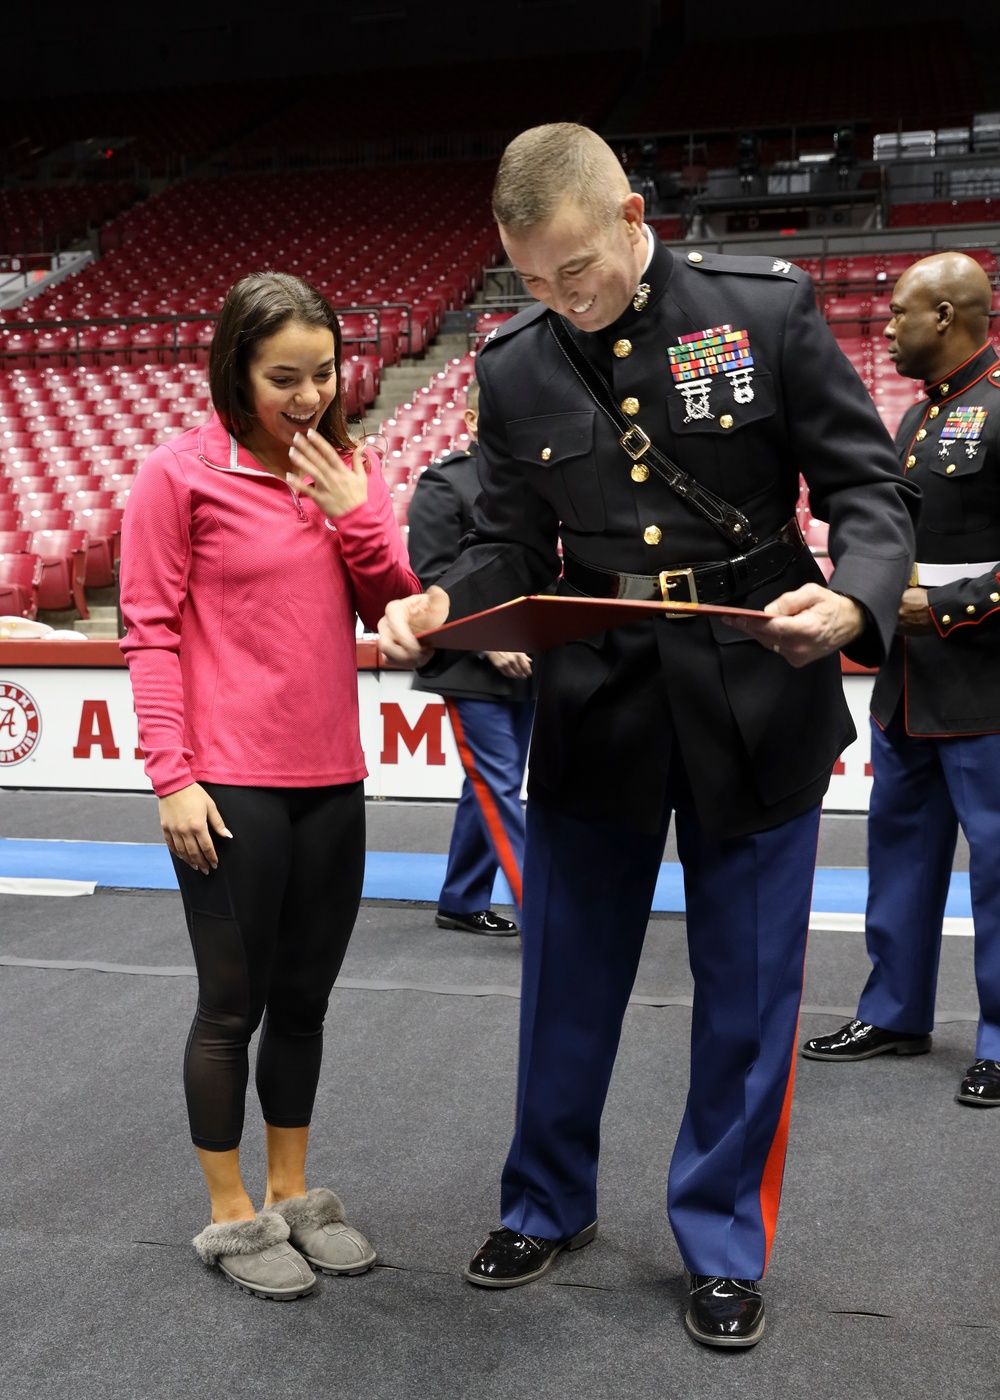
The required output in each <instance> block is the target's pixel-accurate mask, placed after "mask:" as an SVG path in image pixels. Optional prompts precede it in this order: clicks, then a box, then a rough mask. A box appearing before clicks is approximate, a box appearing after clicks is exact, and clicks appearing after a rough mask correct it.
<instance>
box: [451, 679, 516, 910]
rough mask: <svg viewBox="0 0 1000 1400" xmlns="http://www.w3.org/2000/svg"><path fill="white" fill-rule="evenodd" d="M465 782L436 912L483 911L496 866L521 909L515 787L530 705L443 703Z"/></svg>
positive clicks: (477, 701)
mask: <svg viewBox="0 0 1000 1400" xmlns="http://www.w3.org/2000/svg"><path fill="white" fill-rule="evenodd" d="M446 703H447V707H448V717H449V719H450V720H451V727H452V731H453V733H454V735H455V742H456V745H457V746H458V753H459V757H460V758H461V760H462V767H463V768H464V769H465V782H464V783H463V785H462V795H461V797H460V798H459V801H458V807H457V808H456V809H455V824H454V826H453V827H452V832H451V842H450V844H449V847H448V867H447V870H446V871H445V877H444V884H443V885H442V887H441V893H440V895H439V896H438V907H439V908H441V909H447V910H448V912H449V913H450V914H476V913H478V912H479V911H480V910H481V909H488V908H489V907H490V903H491V901H492V898H493V882H494V880H495V879H496V874H497V868H498V867H499V868H500V869H502V870H503V873H504V876H505V878H506V880H507V883H508V885H509V886H510V888H511V892H512V894H513V896H514V902H515V903H516V904H518V905H520V903H521V871H522V869H523V866H524V809H523V807H522V806H521V784H522V782H523V779H524V765H525V762H526V761H527V757H528V743H529V740H530V739H531V721H532V716H533V714H534V708H535V706H534V701H532V700H456V699H454V698H453V697H449V698H448V700H447V702H446Z"/></svg>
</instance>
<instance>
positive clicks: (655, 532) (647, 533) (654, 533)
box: [642, 525, 663, 544]
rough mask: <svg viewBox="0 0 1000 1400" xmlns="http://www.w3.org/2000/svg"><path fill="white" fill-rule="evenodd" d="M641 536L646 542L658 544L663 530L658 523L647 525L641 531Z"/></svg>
mask: <svg viewBox="0 0 1000 1400" xmlns="http://www.w3.org/2000/svg"><path fill="white" fill-rule="evenodd" d="M642 538H643V539H644V540H645V541H646V543H647V544H659V543H660V541H661V540H662V539H663V531H662V530H661V529H660V527H659V526H658V525H647V526H646V528H645V530H643V532H642Z"/></svg>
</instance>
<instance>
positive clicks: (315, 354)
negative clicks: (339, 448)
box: [246, 321, 337, 458]
mask: <svg viewBox="0 0 1000 1400" xmlns="http://www.w3.org/2000/svg"><path fill="white" fill-rule="evenodd" d="M336 365H337V359H336V346H335V344H334V339H333V331H332V330H329V329H328V328H327V327H326V326H305V325H302V324H301V323H300V322H298V321H286V322H285V324H284V325H283V326H280V327H279V328H278V330H276V331H275V332H274V334H273V335H269V336H268V337H267V338H266V339H265V340H261V341H260V342H259V343H258V345H257V348H256V350H255V352H254V355H253V358H252V359H251V361H250V364H249V366H248V369H247V389H248V397H249V399H250V403H251V406H252V412H253V415H254V418H255V419H256V422H255V424H254V428H253V431H252V432H251V434H250V437H249V440H248V441H247V443H246V446H247V447H248V448H249V449H250V451H251V452H253V453H254V455H255V456H264V457H268V456H272V457H273V456H274V455H275V452H276V449H278V448H280V449H281V456H282V458H283V457H284V456H285V455H286V454H287V452H288V448H289V447H291V445H292V440H293V438H294V437H295V434H296V433H306V432H308V431H309V429H310V428H315V427H317V426H318V424H319V421H320V419H321V418H322V417H323V414H324V413H325V412H326V410H327V409H328V408H329V406H330V404H331V403H332V402H333V400H334V398H335V396H336V393H337V368H336Z"/></svg>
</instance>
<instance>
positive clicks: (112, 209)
mask: <svg viewBox="0 0 1000 1400" xmlns="http://www.w3.org/2000/svg"><path fill="white" fill-rule="evenodd" d="M135 197H136V196H135V187H134V185H132V183H131V182H129V181H127V180H105V181H102V182H101V183H100V184H95V185H44V186H42V187H41V188H39V189H30V188H28V189H3V190H0V254H4V255H9V254H23V253H51V252H54V251H56V250H57V249H59V248H64V247H66V245H67V244H68V243H70V242H72V240H73V239H77V238H82V237H83V236H84V235H85V234H86V233H87V231H88V229H89V228H91V227H97V226H98V225H100V224H103V223H106V222H107V221H108V220H110V219H113V218H114V217H115V215H117V214H120V213H121V212H122V210H123V209H127V208H128V206H129V205H130V204H132V203H133V201H134V200H135Z"/></svg>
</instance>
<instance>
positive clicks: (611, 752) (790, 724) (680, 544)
mask: <svg viewBox="0 0 1000 1400" xmlns="http://www.w3.org/2000/svg"><path fill="white" fill-rule="evenodd" d="M644 282H645V283H646V285H647V286H648V288H649V293H648V297H647V300H646V305H645V307H644V309H641V310H636V309H634V307H635V303H634V302H633V304H632V306H631V307H630V308H629V309H627V310H626V311H625V313H624V314H623V315H622V316H621V317H620V318H619V320H618V321H616V322H615V323H614V324H613V325H611V326H609V327H608V328H606V329H605V330H602V331H598V332H595V333H593V334H583V333H576V334H577V339H578V341H579V343H580V344H581V345H582V346H583V347H584V348H585V349H586V351H587V353H588V354H589V355H590V357H591V358H592V359H593V360H594V362H595V363H597V364H598V366H599V368H600V369H601V370H602V372H603V373H604V375H605V377H606V378H607V379H608V380H609V382H610V383H611V385H612V387H613V390H614V394H615V398H616V400H617V401H618V402H620V403H622V404H624V403H625V400H626V399H628V400H631V402H630V403H629V404H628V407H627V408H626V409H625V411H626V412H632V414H633V421H634V422H636V423H638V424H639V425H640V426H641V427H642V428H643V429H644V431H645V432H646V433H647V434H648V435H649V436H650V438H651V439H652V440H653V442H654V443H655V444H656V445H657V446H659V447H660V448H661V449H662V450H663V451H664V452H666V454H667V455H668V456H670V457H671V458H673V460H674V461H675V462H676V463H677V465H678V466H680V467H681V468H682V469H683V470H685V471H687V472H689V473H691V474H692V475H693V476H694V477H696V478H697V480H698V481H699V482H701V483H702V484H703V485H704V486H706V487H708V488H709V489H711V490H712V491H714V492H715V493H716V494H718V495H719V496H721V497H723V498H724V499H725V500H727V501H729V502H731V503H734V504H736V505H738V506H739V507H740V508H741V509H742V510H743V511H744V512H745V514H746V515H747V516H748V517H749V518H750V521H751V525H752V528H753V530H754V532H755V534H756V535H757V537H758V538H759V539H760V540H761V541H762V542H763V541H765V540H768V539H771V538H773V537H774V536H775V535H776V534H777V532H778V531H779V529H780V528H781V526H782V525H783V524H785V523H786V522H787V521H788V520H789V518H790V517H791V516H792V515H793V513H794V510H795V504H796V500H797V498H798V492H799V473H800V472H802V473H803V474H804V475H805V477H806V480H807V482H808V483H809V488H810V499H811V501H812V506H813V510H814V512H815V514H816V515H818V516H820V517H821V518H824V519H827V520H829V522H830V536H829V538H830V553H831V555H832V556H833V558H834V560H835V561H836V572H835V574H834V576H833V579H832V586H833V587H835V588H836V589H838V590H839V591H841V592H843V593H846V594H849V595H850V596H851V597H853V598H855V599H857V600H858V601H859V602H860V603H861V604H862V605H863V606H864V607H865V608H866V609H867V610H868V613H869V615H870V618H871V625H870V626H869V627H868V629H867V631H866V632H865V634H864V636H863V638H861V639H859V640H858V642H857V643H856V644H855V646H854V648H852V651H851V654H852V656H854V657H855V659H857V660H858V661H861V662H864V663H867V664H873V665H877V664H879V663H880V662H881V661H882V660H883V658H884V656H885V654H886V652H887V651H888V647H889V643H890V640H891V637H892V632H893V627H894V623H895V619H896V616H897V611H898V605H899V599H900V597H901V595H902V591H903V589H904V587H905V586H906V583H907V581H908V578H909V573H910V566H911V561H912V558H913V535H912V527H911V523H910V515H911V513H912V512H913V510H914V509H915V503H916V498H917V492H916V491H915V489H914V488H913V486H912V485H911V484H910V483H909V482H907V481H905V480H904V479H903V478H902V477H901V476H900V473H899V469H898V464H897V462H896V458H895V454H894V451H893V447H892V443H891V441H890V439H889V437H888V435H887V434H886V432H885V430H884V428H883V427H882V425H881V422H880V420H879V418H878V415H877V413H876V411H875V408H874V406H873V404H872V402H871V400H870V398H869V396H868V394H867V393H866V391H865V389H864V386H863V385H862V384H861V381H860V380H859V379H858V376H857V375H856V374H855V372H854V370H853V368H852V367H851V366H850V364H849V362H848V361H847V359H846V358H845V356H844V355H843V353H842V352H841V351H840V349H839V348H838V346H837V344H836V341H835V340H834V339H833V337H832V335H831V334H830V332H829V330H828V328H827V327H826V325H825V324H824V322H823V320H822V318H821V317H820V315H819V313H818V311H817V308H816V301H815V296H814V293H813V288H812V283H811V281H810V279H809V278H808V276H807V275H806V274H805V273H803V272H801V271H800V270H799V269H797V268H795V267H793V266H792V265H791V264H790V263H787V262H785V261H784V260H783V259H772V258H765V257H747V258H733V257H723V256H720V255H716V254H711V253H705V254H701V253H689V254H687V255H686V256H685V255H683V254H675V253H672V252H671V251H670V250H668V249H666V248H665V247H663V245H662V244H660V243H659V241H658V240H657V241H656V242H655V244H654V253H653V257H652V261H651V262H650V265H649V267H648V268H647V270H646V272H645V274H644ZM548 319H549V313H548V312H546V310H545V309H544V308H543V307H541V306H539V307H533V308H530V309H528V310H527V311H525V312H522V313H521V314H520V315H518V316H517V317H515V318H514V319H513V320H511V321H509V322H507V323H505V325H504V326H503V327H502V328H501V330H500V331H499V332H498V333H497V335H496V336H495V338H494V339H493V340H492V341H491V342H489V343H488V344H487V345H486V346H485V347H484V349H483V350H482V351H481V353H480V355H479V358H478V361H477V368H476V373H477V378H478V380H479V384H480V391H481V397H480V422H479V429H480V432H479V447H480V472H479V475H480V480H481V482H482V485H483V495H482V496H481V497H480V499H479V501H478V503H477V507H476V512H475V525H474V532H473V535H472V536H471V538H470V540H469V541H468V542H467V548H466V549H465V551H464V552H463V554H462V557H461V559H459V560H458V562H457V563H456V564H455V565H454V566H453V567H452V568H451V569H449V570H448V571H447V572H446V573H445V574H444V576H443V577H442V578H441V579H440V580H439V582H440V583H441V586H442V587H443V588H445V589H446V590H447V591H448V593H449V594H450V596H451V600H452V609H451V616H452V617H463V616H467V615H468V614H469V613H473V612H477V611H479V610H481V609H483V608H487V607H490V606H494V605H496V604H498V603H501V602H503V601H505V600H507V599H510V598H514V597H518V596H519V595H521V594H530V593H533V592H539V591H543V590H544V589H545V588H546V586H547V583H548V581H549V580H550V579H552V578H553V577H555V576H556V575H557V574H558V572H559V560H558V555H557V548H558V541H559V539H560V537H561V539H562V542H563V548H564V550H565V551H566V552H567V553H569V554H572V555H573V556H574V557H575V558H577V559H579V560H581V561H583V562H584V563H587V564H591V565H595V566H597V567H600V568H604V569H610V570H618V571H623V572H628V573H634V574H643V575H656V574H657V573H658V572H659V571H660V570H662V569H667V568H674V567H677V566H681V565H688V564H692V563H696V562H699V561H712V560H718V559H725V558H727V557H730V556H731V555H733V554H734V553H736V552H737V551H736V550H735V549H733V548H731V547H730V546H729V545H728V544H727V542H726V541H725V540H724V539H723V538H722V537H721V536H720V535H719V534H717V533H716V531H715V530H714V529H713V528H712V527H711V526H710V525H709V524H708V523H707V522H706V521H705V520H704V519H703V518H702V517H701V516H700V515H698V514H697V513H695V512H694V511H693V510H692V509H691V508H690V507H689V506H688V505H686V504H685V503H684V502H683V501H681V500H680V499H679V498H678V497H677V496H676V495H675V494H674V493H673V492H672V491H671V490H670V489H669V487H668V486H667V485H666V484H665V483H664V482H663V481H662V480H661V479H660V478H659V476H657V474H656V473H655V472H651V473H650V474H649V475H648V476H647V478H646V479H645V480H636V479H635V477H634V476H633V474H632V471H631V468H632V463H631V461H630V459H629V457H628V456H627V455H626V453H625V452H624V450H623V449H622V448H621V446H620V445H619V443H618V435H617V434H616V433H615V431H614V430H613V428H612V425H611V423H610V422H609V421H608V420H607V419H606V418H605V417H604V415H603V414H601V413H599V412H598V411H597V409H596V408H595V405H594V403H593V400H592V399H591V398H590V397H589V395H588V394H587V391H586V389H585V388H584V386H583V385H582V384H581V383H580V381H579V379H578V377H577V376H576V375H575V373H574V372H573V370H572V369H571V367H570V365H569V364H568V363H567V361H566V359H565V358H564V355H563V353H562V351H561V349H560V348H559V346H558V344H557V343H556V341H555V339H554V337H553V335H552V333H551V330H550V328H549V325H548ZM721 327H729V328H731V329H732V330H734V331H741V332H746V336H745V337H741V338H742V339H744V340H748V342H749V353H750V355H752V359H753V365H752V379H751V381H750V387H751V388H752V397H751V398H749V399H748V396H747V392H746V386H745V385H744V386H743V387H742V388H740V387H739V386H738V383H734V382H733V380H731V379H729V378H727V376H726V374H724V373H722V372H716V373H712V374H710V376H709V378H710V381H711V382H710V392H709V396H708V401H707V411H708V413H710V414H711V416H710V417H706V416H698V413H699V409H698V405H697V403H696V404H695V406H694V409H692V406H691V404H690V402H689V398H688V397H686V396H685V394H684V393H682V392H681V390H680V388H679V387H678V385H677V384H676V383H675V379H674V376H673V373H672V370H671V366H670V360H669V354H668V352H669V349H670V347H671V346H674V347H677V346H681V345H683V344H688V345H690V344H691V342H682V341H681V337H683V336H691V337H693V338H694V339H695V340H698V339H705V338H706V337H705V336H704V335H703V334H700V333H705V332H707V331H710V330H715V329H717V328H721ZM681 358H682V359H683V354H682V355H681ZM701 411H704V405H703V408H702V410H701ZM639 475H641V473H639ZM808 580H815V581H816V582H820V583H821V582H822V576H821V574H820V571H819V569H818V567H817V566H816V564H815V561H814V560H813V559H812V558H811V556H810V555H809V553H808V551H803V552H802V553H800V554H799V555H798V556H797V558H796V560H795V562H794V563H793V564H792V565H791V566H790V567H789V568H788V569H786V571H785V572H784V573H783V574H782V575H781V577H780V578H778V579H776V580H775V581H773V582H772V583H770V584H768V585H767V586H766V587H762V588H759V589H757V591H756V592H753V593H750V594H749V595H747V596H746V597H745V598H743V599H741V600H739V601H741V602H743V603H745V604H746V605H747V606H749V607H754V608H759V607H762V606H763V605H764V604H765V603H767V602H768V601H769V600H770V599H772V598H774V597H776V596H777V595H778V594H779V593H783V592H785V591H786V590H788V589H792V588H796V587H798V586H799V585H800V584H802V583H805V582H806V581H808ZM559 591H560V592H567V593H572V592H573V591H574V590H573V589H572V588H571V587H570V586H569V584H568V583H567V582H566V581H565V580H563V581H562V582H561V583H560V585H559ZM538 669H539V672H540V674H539V680H538V685H539V694H538V705H537V710H536V718H535V730H534V736H533V739H532V749H531V759H530V765H529V792H530V793H531V795H532V797H533V798H535V799H536V800H538V801H541V802H546V803H550V804H553V805H556V806H558V807H559V808H560V809H561V810H563V811H566V812H569V813H570V814H573V815H577V816H580V817H582V818H584V819H587V820H597V821H600V820H608V821H615V822H619V823H625V824H627V825H632V826H634V827H636V828H637V829H640V830H647V831H652V830H656V829H657V827H658V825H659V823H660V822H661V820H662V816H663V811H664V803H665V801H667V800H668V793H667V778H668V773H669V771H670V766H671V758H672V756H674V757H676V750H679V754H680V756H681V758H682V759H683V763H684V766H685V767H686V769H687V773H688V776H689V778H690V782H691V787H692V790H693V792H694V796H695V800H696V803H697V807H698V812H699V816H700V820H701V824H702V828H703V830H704V831H705V833H706V834H707V835H708V836H709V837H710V838H713V839H714V838H718V837H727V836H736V835H743V834H745V833H747V832H753V831H760V830H764V829H766V828H767V827H769V826H773V825H776V824H778V823H779V822H783V821H786V820H789V819H790V818H792V817H794V816H797V815H800V814H801V813H802V812H804V811H807V810H808V809H809V808H810V807H812V806H814V805H815V804H816V803H817V802H818V801H819V800H820V799H821V797H822V794H823V793H824V792H825V790H826V787H827V784H828V782H829V775H830V771H831V768H832V766H833V764H834V763H835V762H836V760H837V758H838V756H839V754H840V753H841V751H842V750H843V748H844V747H845V746H846V745H847V744H848V743H850V741H851V740H852V739H853V738H854V728H853V725H852V723H851V719H850V715H849V713H848V711H847V707H846V704H845V701H844V696H843V687H842V685H841V680H840V661H839V657H837V656H831V657H827V658H825V659H824V660H822V661H819V662H816V663H814V664H813V665H810V666H808V667H805V668H802V669H799V670H795V669H793V668H792V667H791V666H789V665H788V664H787V662H785V661H784V659H783V658H782V657H780V656H776V655H774V654H773V653H771V652H770V651H768V650H766V649H765V648H763V647H762V646H760V644H759V643H757V642H755V641H753V640H752V639H750V638H748V637H747V636H745V635H744V634H743V633H741V632H738V631H736V630H734V629H732V628H729V627H726V626H725V625H724V624H722V623H720V622H719V620H718V619H716V618H710V619H704V618H696V619H693V620H692V619H690V618H686V619H684V620H680V621H672V620H666V619H656V620H655V621H650V622H644V623H638V624H633V625H630V626H627V627H621V628H615V629H613V630H611V631H609V632H606V633H603V634H601V635H599V636H597V637H592V638H588V639H587V640H585V641H580V642H574V643H571V644H569V645H567V646H562V647H558V648H555V649H553V650H552V651H549V652H546V653H545V654H544V655H543V656H542V658H541V665H540V667H539V668H538ZM675 745H676V750H675Z"/></svg>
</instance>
